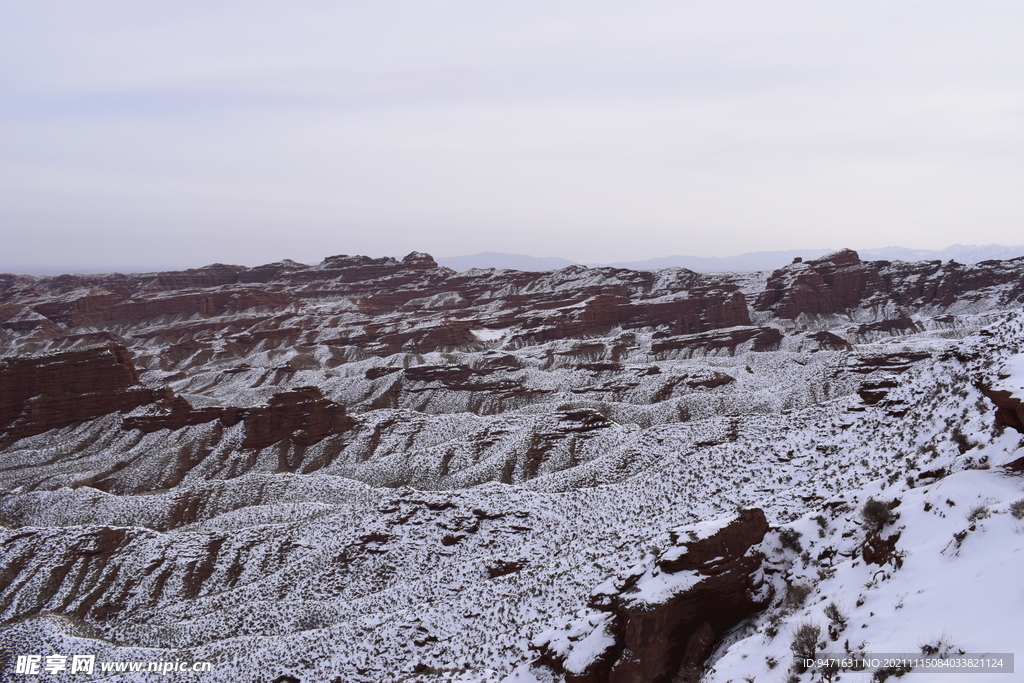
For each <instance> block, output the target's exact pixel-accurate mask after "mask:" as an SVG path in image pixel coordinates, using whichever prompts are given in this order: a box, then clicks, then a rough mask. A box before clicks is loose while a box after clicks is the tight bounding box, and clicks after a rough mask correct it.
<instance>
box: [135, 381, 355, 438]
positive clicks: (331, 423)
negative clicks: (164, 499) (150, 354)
mask: <svg viewBox="0 0 1024 683" xmlns="http://www.w3.org/2000/svg"><path fill="white" fill-rule="evenodd" d="M160 396H161V405H160V410H159V411H158V412H156V413H154V414H150V415H136V416H132V417H127V418H125V420H124V422H123V427H124V428H125V429H138V430H140V431H143V432H147V433H148V432H155V431H158V430H161V429H172V430H175V429H181V428H182V427H185V426H188V425H199V424H205V423H208V422H213V421H214V420H219V421H220V423H221V424H222V425H224V426H226V427H230V426H232V425H235V424H238V423H239V422H244V423H245V439H244V440H243V441H242V447H243V448H254V449H261V448H266V447H267V446H271V445H273V444H275V443H277V442H279V441H285V440H287V441H288V442H289V443H292V444H295V445H297V446H311V445H313V444H314V443H316V442H317V441H320V440H321V439H323V438H324V437H327V436H330V435H333V434H342V433H344V432H346V431H348V430H349V429H351V428H352V427H353V426H355V424H356V421H355V420H354V419H353V418H351V417H349V416H348V414H347V412H346V410H345V406H343V405H340V404H337V403H334V402H333V401H328V400H327V399H325V398H324V397H323V395H322V394H321V393H320V390H319V389H318V388H316V387H299V388H297V389H293V390H291V391H284V392H281V393H278V394H274V396H273V397H272V398H271V399H270V401H269V403H267V405H264V406H255V407H253V408H237V407H230V406H229V407H217V406H215V407H207V408H193V407H192V406H191V405H190V404H189V402H188V401H187V400H185V399H184V398H182V397H180V396H174V394H173V392H171V391H170V390H169V389H167V390H164V391H163V392H162V393H161V394H160Z"/></svg>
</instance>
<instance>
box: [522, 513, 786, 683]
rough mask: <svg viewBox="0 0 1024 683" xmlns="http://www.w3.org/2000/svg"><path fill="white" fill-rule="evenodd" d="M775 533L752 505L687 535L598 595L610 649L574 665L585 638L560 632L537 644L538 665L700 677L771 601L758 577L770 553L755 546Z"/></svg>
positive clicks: (590, 682)
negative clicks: (575, 650) (723, 643)
mask: <svg viewBox="0 0 1024 683" xmlns="http://www.w3.org/2000/svg"><path fill="white" fill-rule="evenodd" d="M767 531H768V522H767V521H766V519H765V516H764V512H763V511H761V510H759V509H751V510H744V511H743V512H741V513H740V515H739V517H737V518H736V519H735V520H733V521H732V522H730V523H729V524H727V525H725V526H723V527H722V528H720V529H719V530H718V531H717V532H715V533H713V534H712V535H710V536H708V537H706V538H702V539H697V540H692V541H685V540H684V541H682V542H681V543H680V544H679V545H678V546H677V547H675V548H672V549H670V550H668V551H666V552H665V553H663V554H662V555H661V556H660V557H659V558H658V559H657V560H656V561H655V563H654V565H653V566H651V567H648V568H646V569H641V568H638V569H637V570H636V571H632V572H630V573H629V574H628V575H627V576H624V577H620V579H619V581H618V582H617V583H616V588H615V590H613V591H610V592H598V593H597V594H595V595H594V596H593V598H592V600H591V607H593V608H595V609H597V610H599V611H600V612H604V613H606V615H607V616H605V617H598V618H591V619H590V622H589V623H591V624H595V627H594V628H593V630H592V633H591V636H597V637H603V639H604V640H603V641H602V642H604V648H603V650H601V651H599V652H596V653H595V654H594V656H592V657H591V658H590V659H589V662H588V663H587V664H586V665H584V666H580V665H579V663H578V662H577V663H575V664H574V665H573V666H567V662H568V657H569V654H570V652H571V650H572V645H571V644H568V643H569V642H570V641H572V642H577V641H580V640H583V639H585V638H583V639H581V638H580V637H579V635H578V634H577V635H574V636H572V637H570V638H569V639H568V640H565V639H563V638H560V637H559V636H557V635H553V636H550V637H546V638H545V639H542V642H539V643H536V644H535V645H534V647H535V648H536V649H537V650H538V652H539V658H538V662H537V663H538V665H540V666H544V667H547V668H549V669H551V670H552V671H553V672H555V673H557V674H559V675H561V676H564V677H565V680H566V681H567V682H568V683H670V682H671V681H694V682H695V681H697V680H699V678H700V674H701V671H702V668H703V665H704V662H705V661H706V659H707V657H708V656H709V655H710V653H711V651H712V649H713V648H714V645H715V643H716V642H717V640H718V639H719V638H720V637H721V636H722V635H724V634H725V633H726V632H727V631H728V630H729V629H731V628H732V627H733V626H735V625H736V624H738V623H739V622H740V621H742V620H743V619H746V618H747V617H749V616H750V615H752V614H754V613H755V612H757V611H759V610H761V609H763V608H764V607H765V606H766V605H767V599H766V596H762V595H758V589H759V588H760V584H759V581H758V579H757V578H756V575H757V570H758V569H759V568H760V567H761V562H762V560H763V559H764V558H763V556H762V555H761V553H760V552H758V551H757V550H756V549H753V548H754V546H756V545H757V544H759V543H760V542H761V541H762V540H764V536H765V534H766V533H767ZM676 541H677V543H679V542H680V540H679V539H676ZM659 574H663V575H665V578H661V577H659ZM655 584H657V586H658V588H657V589H652V586H654V585H655ZM673 586H677V587H675V588H673ZM652 591H653V592H652ZM652 596H658V597H657V598H652ZM572 628H573V629H575V630H578V628H577V625H574V626H573V627H572Z"/></svg>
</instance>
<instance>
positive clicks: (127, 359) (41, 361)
mask: <svg viewBox="0 0 1024 683" xmlns="http://www.w3.org/2000/svg"><path fill="white" fill-rule="evenodd" d="M0 387H3V391H2V392H0V430H2V433H3V438H4V439H6V440H11V441H13V440H16V439H20V438H23V437H26V436H32V435H35V434H42V433H43V432H46V431H49V430H51V429H59V428H61V427H66V426H68V425H71V424H74V423H76V422H81V421H83V420H90V419H93V418H95V417H99V416H101V415H106V414H108V413H113V412H117V411H128V410H132V409H133V408H136V407H138V406H140V405H144V404H147V403H151V402H153V400H154V392H153V391H152V390H150V389H147V388H146V387H144V386H142V385H141V384H140V383H139V377H138V374H137V373H136V371H135V367H134V366H133V365H132V360H131V353H130V352H129V351H128V349H126V348H124V347H123V346H114V345H111V346H103V347H90V348H85V349H81V350H76V351H68V352H64V353H57V354H50V355H43V356H36V357H29V358H15V359H10V360H3V361H0Z"/></svg>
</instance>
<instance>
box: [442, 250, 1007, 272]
mask: <svg viewBox="0 0 1024 683" xmlns="http://www.w3.org/2000/svg"><path fill="white" fill-rule="evenodd" d="M833 251H837V249H791V250H787V251H754V252H749V253H746V254H739V255H737V256H723V257H718V256H661V257H658V258H652V259H647V260H645V261H620V262H616V263H588V264H585V265H588V266H613V267H616V268H630V269H632V270H656V269H659V268H687V269H689V270H692V271H695V272H698V273H728V272H750V271H758V270H774V269H775V268H780V267H782V266H784V265H786V264H787V263H791V262H792V261H793V259H794V258H797V257H800V258H804V259H813V258H818V257H820V256H824V255H825V254H829V253H832V252H833ZM857 253H859V254H860V257H861V258H862V259H863V260H865V261H949V260H953V261H958V262H960V263H978V262H979V261H988V260H991V259H1000V260H1005V259H1011V258H1018V257H1020V256H1024V245H1017V246H1011V247H1005V246H1002V245H1000V244H987V245H983V246H973V245H963V244H954V245H953V246H951V247H946V248H945V249H941V250H933V249H908V248H906V247H883V248H881V249H858V250H857ZM437 262H438V264H440V265H442V266H447V267H449V268H451V269H452V270H457V271H465V270H469V269H471V268H510V269H513V270H528V271H545V270H557V269H558V268H565V267H566V266H571V265H575V264H576V263H577V262H576V261H570V260H569V259H564V258H559V257H554V256H551V257H544V258H541V257H537V256H529V255H526V254H503V253H501V252H495V251H485V252H481V253H479V254H472V255H470V256H450V257H447V258H439V259H437Z"/></svg>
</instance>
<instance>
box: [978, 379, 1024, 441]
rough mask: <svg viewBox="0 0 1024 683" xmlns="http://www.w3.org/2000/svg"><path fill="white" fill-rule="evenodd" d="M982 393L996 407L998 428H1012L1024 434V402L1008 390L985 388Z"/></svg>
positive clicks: (982, 388)
mask: <svg viewBox="0 0 1024 683" xmlns="http://www.w3.org/2000/svg"><path fill="white" fill-rule="evenodd" d="M981 392H982V393H983V394H985V397H986V398H988V400H990V401H992V403H993V404H994V405H995V407H996V426H997V427H1010V428H1011V429H1016V430H1017V431H1018V432H1021V433H1022V434H1024V401H1021V399H1020V398H1018V397H1017V396H1015V395H1014V393H1013V392H1011V391H1007V390H1006V389H998V388H994V387H984V386H983V387H981Z"/></svg>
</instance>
